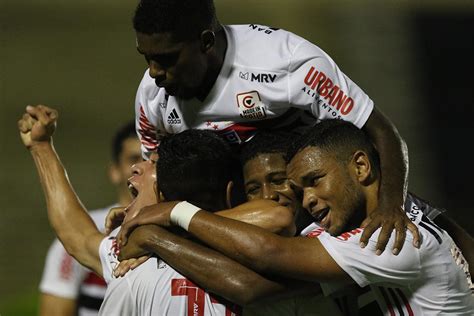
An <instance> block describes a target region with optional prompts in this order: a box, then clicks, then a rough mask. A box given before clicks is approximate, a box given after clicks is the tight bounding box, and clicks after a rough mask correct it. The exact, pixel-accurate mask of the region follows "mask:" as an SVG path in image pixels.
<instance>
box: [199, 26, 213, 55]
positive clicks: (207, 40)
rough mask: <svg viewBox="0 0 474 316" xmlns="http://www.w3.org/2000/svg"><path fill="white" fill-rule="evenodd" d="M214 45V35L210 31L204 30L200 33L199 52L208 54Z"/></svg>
mask: <svg viewBox="0 0 474 316" xmlns="http://www.w3.org/2000/svg"><path fill="white" fill-rule="evenodd" d="M215 43H216V34H215V33H214V32H213V31H211V30H204V31H202V33H201V51H203V52H208V51H209V50H210V49H211V48H212V47H214V44H215Z"/></svg>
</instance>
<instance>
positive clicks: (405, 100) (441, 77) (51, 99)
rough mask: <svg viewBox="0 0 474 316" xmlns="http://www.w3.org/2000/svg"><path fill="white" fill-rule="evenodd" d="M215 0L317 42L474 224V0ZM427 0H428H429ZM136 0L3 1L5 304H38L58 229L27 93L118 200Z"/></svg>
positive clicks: (107, 197)
mask: <svg viewBox="0 0 474 316" xmlns="http://www.w3.org/2000/svg"><path fill="white" fill-rule="evenodd" d="M446 2H447V1H430V2H429V3H430V4H429V5H428V4H424V5H423V4H419V3H418V4H411V3H412V2H410V1H401V2H400V1H357V2H356V1H354V2H351V1H342V0H339V1H334V0H333V1H310V0H307V1H303V0H300V1H283V0H273V1H270V0H260V1H258V2H257V1H249V0H240V1H230V0H216V6H217V9H218V14H219V17H220V19H221V22H223V23H227V24H233V23H239V24H245V23H260V24H267V25H270V26H274V27H281V28H285V29H288V30H290V31H293V32H295V33H297V34H299V35H301V36H303V37H306V38H307V39H309V40H311V41H313V42H314V43H316V44H317V45H319V46H320V47H321V48H322V49H324V50H325V51H326V52H327V53H329V55H331V56H332V57H333V59H334V60H335V61H336V62H337V63H338V65H339V66H340V68H341V69H342V70H343V71H344V72H345V73H346V74H347V75H348V76H349V77H350V78H351V79H352V80H354V81H355V82H356V83H357V84H358V85H359V86H360V87H362V89H364V90H365V91H366V92H367V93H368V94H369V96H371V98H372V99H373V100H374V101H375V104H376V106H377V107H379V108H380V109H381V110H382V111H383V112H385V113H386V114H387V115H388V116H389V117H390V118H391V119H392V121H393V122H394V123H395V124H396V125H397V127H398V129H399V131H400V133H401V134H402V136H403V137H404V139H405V140H406V141H407V144H408V147H409V151H410V189H411V190H413V191H414V192H416V193H418V194H419V195H421V196H422V197H424V198H426V199H428V200H430V201H432V202H434V203H435V204H437V205H440V206H442V207H445V208H447V209H448V210H450V215H451V216H452V217H454V218H455V219H456V220H458V221H459V222H460V223H461V224H462V225H463V226H464V227H465V228H467V229H469V230H470V231H471V233H473V226H472V219H471V216H470V215H471V214H470V208H468V207H469V206H470V202H471V201H470V193H471V191H472V188H473V185H472V179H473V175H474V174H473V170H472V168H471V167H470V163H471V161H472V158H471V154H470V153H469V152H470V147H471V144H472V140H471V139H472V137H473V136H474V133H473V127H472V124H470V122H469V121H470V120H471V118H472V117H473V115H474V113H473V112H474V107H473V100H474V95H473V94H474V92H473V91H474V89H473V87H472V86H473V80H472V75H473V70H474V69H473V68H474V67H473V61H472V56H474V48H473V42H474V41H473V35H472V34H473V30H474V5H473V4H472V2H469V3H468V1H449V4H448V3H446ZM426 3H428V2H426ZM135 4H136V2H135V1H128V2H125V1H112V0H104V1H90V0H87V1H77V2H73V1H64V0H62V1H59V0H49V1H41V0H37V1H31V0H30V1H26V0H17V1H13V0H6V1H5V0H0V107H1V114H0V128H1V130H0V152H1V155H0V162H1V164H0V192H1V193H0V205H1V206H2V209H3V210H2V213H1V214H2V215H1V219H0V314H1V315H2V316H5V315H34V314H35V313H36V311H35V309H36V296H37V286H38V283H39V279H40V276H41V271H42V267H43V260H44V255H45V253H46V250H47V248H48V246H49V244H50V242H51V241H52V239H53V234H52V232H51V230H50V227H49V224H48V222H47V217H46V211H45V202H44V199H43V196H42V191H41V188H40V186H39V182H38V178H37V176H36V172H35V169H34V167H33V164H32V161H31V158H30V157H29V154H28V153H27V152H26V150H25V149H24V148H23V147H22V145H21V143H20V140H19V137H18V133H17V128H16V122H17V120H18V119H19V117H20V116H21V115H22V113H23V111H24V108H25V106H26V105H27V104H40V103H42V104H47V105H50V106H53V107H55V108H57V109H58V110H59V111H60V120H59V126H58V133H57V136H56V137H55V146H56V148H57V150H58V152H59V154H60V155H61V157H62V159H63V163H64V164H65V166H66V168H67V169H68V171H69V176H70V179H71V181H72V183H73V184H74V186H75V188H76V190H77V193H78V194H79V196H80V197H81V198H82V201H83V203H84V204H85V205H86V207H88V208H89V209H93V208H97V207H102V206H105V205H108V204H110V203H111V202H113V199H114V193H113V191H112V188H111V187H110V185H109V184H108V181H107V176H106V171H105V168H106V166H107V163H108V159H109V156H110V154H109V152H110V148H109V143H110V139H111V136H112V134H113V132H114V130H115V128H116V127H117V126H118V125H121V124H122V123H123V122H125V121H126V120H129V119H132V118H133V117H134V113H133V104H134V97H135V92H136V89H137V87H138V83H139V82H140V79H141V77H142V75H143V72H144V71H145V69H146V65H145V62H144V60H143V58H142V57H141V56H139V55H138V54H137V53H136V50H135V37H134V32H133V30H132V26H131V17H132V14H133V10H134V7H135Z"/></svg>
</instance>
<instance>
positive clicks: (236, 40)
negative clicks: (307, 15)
mask: <svg viewBox="0 0 474 316" xmlns="http://www.w3.org/2000/svg"><path fill="white" fill-rule="evenodd" d="M133 26H134V29H135V31H136V40H137V50H138V52H139V53H140V54H142V55H143V56H144V57H145V60H146V61H147V63H148V67H149V69H147V71H146V72H145V74H144V76H143V79H142V81H141V83H140V85H139V87H138V91H137V95H136V102H135V112H136V126H137V131H138V133H139V135H140V139H141V142H142V151H143V152H144V154H146V153H147V152H153V151H154V150H155V148H156V146H157V145H158V143H159V138H160V137H161V136H160V135H165V134H169V133H178V132H181V131H183V130H186V129H188V128H197V129H208V130H212V131H216V132H218V133H219V134H221V135H222V136H223V137H225V138H226V139H228V140H229V141H231V142H235V143H240V142H244V141H246V140H247V139H248V138H249V137H251V136H252V135H253V134H254V132H255V130H256V129H257V128H260V127H263V126H267V127H273V128H285V129H288V130H301V129H305V128H309V127H311V126H312V125H314V124H315V122H316V121H317V120H321V119H327V118H329V119H343V120H346V121H350V122H352V123H354V124H355V125H356V126H357V127H359V128H361V129H363V130H364V131H366V132H367V133H368V135H370V138H371V140H372V141H373V142H374V143H375V144H376V146H377V149H378V150H379V152H380V157H381V171H382V174H383V175H384V176H383V177H382V178H381V183H380V187H381V188H380V192H379V194H380V200H379V203H378V206H377V209H376V210H375V211H374V212H372V213H371V215H370V218H368V219H367V222H366V223H365V224H367V226H366V229H365V230H364V234H363V235H362V237H361V243H362V244H364V243H366V242H367V240H368V237H369V236H370V235H371V234H372V233H373V232H374V231H375V230H376V229H377V228H378V227H380V226H381V225H382V224H383V229H382V233H381V234H380V239H379V244H378V246H377V249H378V250H383V249H384V248H385V245H386V243H387V241H388V238H389V236H390V233H391V231H392V229H393V228H395V230H396V231H397V240H396V242H395V245H394V249H393V251H395V253H396V252H397V251H399V250H400V249H401V247H402V245H403V240H404V238H405V233H406V228H408V229H409V230H410V231H411V232H412V233H414V234H415V239H414V244H415V245H417V244H418V243H419V238H418V237H419V235H418V233H417V230H416V225H413V224H412V223H411V221H410V220H409V219H408V218H407V217H406V216H405V214H404V213H403V210H402V207H403V203H404V199H405V196H406V184H407V174H408V154H407V148H406V146H405V143H404V141H403V140H402V138H401V137H400V135H399V134H398V131H397V129H396V128H395V126H394V125H393V124H392V123H391V122H390V120H389V119H388V118H387V117H385V116H384V115H383V114H382V113H381V111H380V110H378V109H377V108H375V107H374V103H373V101H372V100H371V99H370V98H369V97H368V96H367V95H366V94H365V93H364V92H363V91H362V90H361V89H360V88H359V87H358V86H357V85H356V84H355V83H354V82H352V81H351V80H350V79H349V78H348V77H347V76H346V75H345V74H344V73H343V72H342V71H341V70H340V69H339V67H338V66H337V65H336V63H335V62H334V61H333V60H332V59H331V58H330V57H329V56H328V55H327V54H326V53H325V52H324V51H323V50H321V49H320V48H319V47H317V46H316V45H314V44H312V43H310V42H308V41H307V40H305V39H303V38H301V37H299V36H297V35H295V34H292V33H290V32H287V31H285V30H282V29H278V28H272V27H268V26H264V25H257V24H250V25H222V24H220V23H219V21H218V19H217V16H216V14H215V9H214V4H213V1H212V0H141V1H140V2H139V4H138V6H137V8H136V11H135V15H134V19H133ZM156 135H158V137H157V136H156Z"/></svg>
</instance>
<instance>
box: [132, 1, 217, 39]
mask: <svg viewBox="0 0 474 316" xmlns="http://www.w3.org/2000/svg"><path fill="white" fill-rule="evenodd" d="M216 21H217V18H216V11H215V7H214V2H213V0H141V1H140V2H139V4H138V6H137V8H136V10H135V15H134V17H133V28H134V29H135V31H136V32H139V33H143V34H148V35H152V34H157V33H165V32H166V33H171V34H173V35H174V36H175V38H176V39H180V40H186V39H192V38H198V37H199V35H200V34H201V33H202V31H204V30H206V29H212V26H213V24H214V23H215V22H216Z"/></svg>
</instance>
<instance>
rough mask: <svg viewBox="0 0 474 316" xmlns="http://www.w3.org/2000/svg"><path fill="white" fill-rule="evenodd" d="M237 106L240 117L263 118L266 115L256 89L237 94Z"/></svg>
mask: <svg viewBox="0 0 474 316" xmlns="http://www.w3.org/2000/svg"><path fill="white" fill-rule="evenodd" d="M237 106H238V108H239V113H240V117H242V118H246V119H263V118H266V117H267V113H266V112H265V104H264V103H263V102H262V99H260V95H259V94H258V92H257V91H249V92H244V93H239V94H237Z"/></svg>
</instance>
